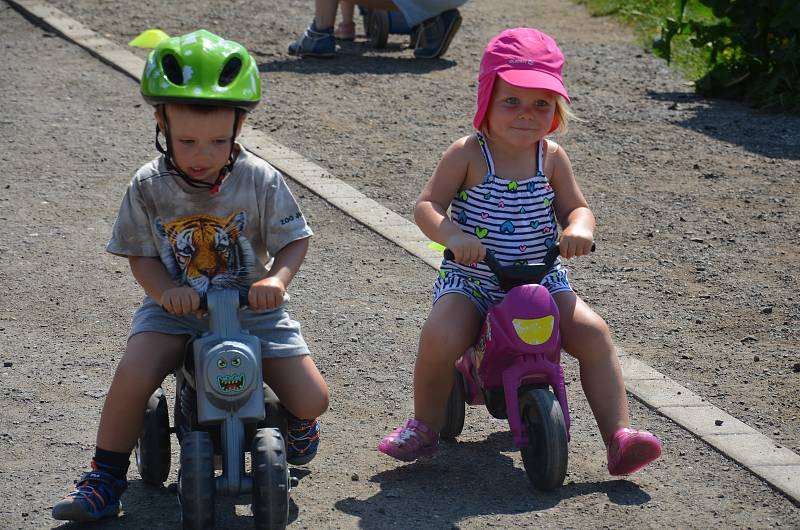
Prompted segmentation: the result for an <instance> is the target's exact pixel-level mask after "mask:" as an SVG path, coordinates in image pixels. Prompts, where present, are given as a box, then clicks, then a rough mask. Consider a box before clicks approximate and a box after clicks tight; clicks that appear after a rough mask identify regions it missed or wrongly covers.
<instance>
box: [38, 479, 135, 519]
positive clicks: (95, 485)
mask: <svg viewBox="0 0 800 530" xmlns="http://www.w3.org/2000/svg"><path fill="white" fill-rule="evenodd" d="M127 487H128V481H127V480H125V479H124V478H123V479H118V478H116V477H115V476H113V475H111V474H109V473H104V472H103V471H89V472H88V473H84V474H83V475H82V476H81V478H79V479H78V481H77V482H76V486H75V489H74V490H73V491H71V492H70V493H68V494H67V496H66V497H64V498H63V499H61V500H60V501H58V502H57V503H56V504H55V505H54V506H53V519H59V520H62V521H80V522H89V521H97V520H98V519H102V518H104V517H112V516H115V515H117V514H118V513H119V512H120V510H122V502H121V501H120V500H119V499H120V497H121V496H122V493H123V492H124V491H125V489H127Z"/></svg>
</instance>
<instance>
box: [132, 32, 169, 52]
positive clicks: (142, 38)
mask: <svg viewBox="0 0 800 530" xmlns="http://www.w3.org/2000/svg"><path fill="white" fill-rule="evenodd" d="M168 38H169V35H167V34H166V33H164V32H163V31H161V30H160V29H148V30H145V31H143V32H142V33H140V34H139V36H138V37H136V38H135V39H133V40H132V41H130V42H129V43H128V46H136V47H137V48H150V49H152V48H155V47H156V46H158V45H159V43H161V41H163V40H166V39H168Z"/></svg>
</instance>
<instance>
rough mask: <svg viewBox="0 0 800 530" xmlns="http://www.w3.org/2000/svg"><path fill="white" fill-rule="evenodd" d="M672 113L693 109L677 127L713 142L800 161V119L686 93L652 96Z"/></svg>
mask: <svg viewBox="0 0 800 530" xmlns="http://www.w3.org/2000/svg"><path fill="white" fill-rule="evenodd" d="M648 96H649V97H650V98H651V99H654V100H656V101H661V102H666V103H672V105H670V107H669V108H670V109H672V110H678V109H681V108H682V107H683V108H687V107H689V108H692V109H694V112H690V114H691V115H690V117H689V118H685V119H677V120H675V121H674V122H673V123H674V124H676V125H679V126H681V127H685V128H687V129H690V130H692V131H695V132H698V133H700V134H703V135H705V136H708V137H710V138H714V139H716V140H719V141H722V142H726V143H730V144H733V145H736V146H739V147H742V148H743V149H746V150H747V151H749V152H751V153H755V154H758V155H763V156H766V157H769V158H776V159H784V160H800V115H796V114H785V113H784V114H781V113H773V112H767V111H760V110H758V109H752V108H748V107H746V106H745V105H743V104H742V103H737V102H735V101H727V100H723V99H708V98H704V97H701V96H699V95H696V94H691V93H685V92H652V91H651V92H648Z"/></svg>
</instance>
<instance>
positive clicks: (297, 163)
mask: <svg viewBox="0 0 800 530" xmlns="http://www.w3.org/2000/svg"><path fill="white" fill-rule="evenodd" d="M6 2H7V3H9V4H10V5H12V6H14V7H15V8H16V9H17V10H18V11H20V12H21V13H23V14H24V15H25V16H26V17H28V18H29V19H33V20H34V21H36V22H37V23H38V24H39V25H41V26H44V27H46V28H49V29H51V30H53V31H55V32H57V33H59V34H60V35H62V36H63V37H64V38H66V39H67V40H69V41H71V42H74V43H75V44H77V45H79V46H81V47H82V48H85V49H86V50H87V51H89V52H90V53H91V54H92V55H94V56H96V57H98V58H100V59H101V60H103V61H104V62H106V63H108V64H109V65H111V66H112V67H114V68H115V69H117V70H120V71H121V72H123V73H126V74H127V75H129V76H130V77H132V78H133V79H136V80H138V79H139V76H140V74H141V72H142V70H143V68H144V61H143V60H142V59H140V58H139V57H137V56H136V55H134V54H133V53H131V52H130V51H128V50H127V49H125V48H124V47H122V46H119V45H118V44H116V43H113V42H111V41H109V40H108V39H105V38H103V37H101V36H99V35H97V34H96V33H95V32H93V31H91V30H90V29H88V28H86V27H85V26H83V25H82V24H80V23H79V22H77V21H75V20H73V19H71V18H70V17H68V16H67V15H66V14H64V13H63V12H61V11H59V10H58V9H55V8H53V7H52V6H50V5H49V4H47V2H42V1H37V0H6ZM240 140H241V142H242V143H243V144H244V145H246V146H247V147H248V149H250V150H251V151H252V152H254V153H255V154H257V155H258V156H260V157H262V158H264V159H265V160H267V161H269V162H270V163H271V164H272V165H274V166H275V167H276V168H278V169H279V170H281V171H282V172H283V173H285V174H286V176H287V177H289V178H291V179H292V180H294V181H296V182H298V183H299V184H301V185H303V186H305V187H307V188H308V189H310V190H311V191H312V192H314V193H316V194H317V195H319V196H320V197H322V198H323V199H325V200H326V201H328V202H330V203H331V204H332V205H334V206H336V207H337V208H339V209H340V210H342V211H343V212H344V213H345V214H347V215H349V216H351V217H353V218H355V219H357V220H358V221H359V222H361V223H362V224H364V225H365V226H367V227H368V228H370V229H372V230H373V231H375V232H377V233H378V234H380V235H381V236H383V237H385V238H386V239H388V240H389V241H392V242H393V243H395V244H397V245H399V246H400V247H402V248H404V249H405V250H407V251H408V252H409V253H411V254H413V255H414V256H417V257H418V258H420V259H422V260H423V261H425V263H427V264H428V265H430V266H431V267H433V268H434V269H438V268H439V263H440V262H441V254H440V253H439V252H436V251H433V250H431V249H430V248H429V247H428V240H427V238H425V236H424V235H423V234H422V233H421V232H420V231H419V229H418V228H417V227H416V225H414V224H413V223H412V222H410V221H408V220H406V219H405V218H404V217H402V216H400V215H398V214H397V213H395V212H393V211H391V210H389V209H387V208H385V207H383V206H382V205H381V204H380V203H378V202H376V201H374V200H372V199H370V198H368V197H366V196H365V195H363V194H362V193H361V192H359V191H358V190H356V189H355V188H353V187H352V186H350V185H349V184H347V183H345V182H342V181H341V180H339V179H336V178H335V177H333V176H332V175H331V174H330V173H329V172H327V171H326V170H325V169H324V168H322V167H320V166H319V165H317V164H315V163H313V162H311V161H310V160H307V159H306V158H305V157H304V156H303V155H301V154H300V153H297V152H295V151H293V150H292V149H289V148H288V147H286V146H283V145H281V144H279V143H278V142H276V141H275V140H274V139H272V138H271V137H269V136H268V135H266V134H264V133H262V132H260V131H257V130H255V129H252V128H250V127H245V130H244V131H243V133H242V135H241V137H240ZM620 364H621V366H622V370H623V373H624V377H625V385H626V389H627V390H628V392H630V393H631V394H632V395H633V396H635V397H636V398H637V399H639V400H640V401H642V402H643V403H644V404H646V405H648V406H649V407H651V408H652V409H654V410H655V411H656V412H658V413H660V414H662V415H663V416H666V417H667V418H670V419H671V420H672V421H674V422H676V423H677V424H679V425H680V426H682V427H683V428H685V429H686V430H688V431H690V432H692V433H693V434H695V435H696V436H698V437H699V438H701V439H702V440H704V441H705V442H706V443H708V444H709V445H711V446H712V447H714V448H715V449H717V450H718V451H720V452H721V453H722V454H724V455H726V456H727V457H729V458H730V459H732V460H734V461H736V462H738V463H739V464H741V465H742V466H744V467H746V468H747V469H749V470H750V471H751V472H753V473H754V474H755V475H757V476H759V477H761V478H762V479H763V480H765V481H766V482H767V483H769V484H770V485H772V486H773V487H774V488H775V489H777V490H778V491H780V492H782V493H784V494H785V495H786V496H788V497H789V498H790V499H792V500H793V501H794V502H795V503H797V504H800V456H798V455H797V454H796V453H794V452H792V451H790V450H789V449H787V448H785V447H783V446H781V445H779V444H776V443H775V442H774V441H773V440H771V439H770V438H769V437H767V436H765V435H763V434H761V433H759V432H758V431H756V430H755V429H753V428H752V427H749V426H748V425H746V424H744V423H742V422H741V421H739V420H737V419H736V418H734V417H733V416H731V415H729V414H727V413H726V412H724V411H722V410H721V409H719V408H717V407H714V406H712V405H711V404H709V403H708V402H707V401H706V400H705V399H703V398H702V397H700V396H698V395H697V394H694V393H693V392H691V391H690V390H688V389H686V388H684V387H682V386H681V385H679V384H678V383H677V382H675V381H673V380H672V379H670V378H668V377H667V376H665V375H664V374H661V373H660V372H658V371H656V370H655V369H653V368H652V367H650V366H648V365H647V364H645V363H643V362H642V361H639V360H637V359H634V358H633V357H631V356H630V355H628V354H626V353H625V352H622V351H621V352H620Z"/></svg>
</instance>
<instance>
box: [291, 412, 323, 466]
mask: <svg viewBox="0 0 800 530" xmlns="http://www.w3.org/2000/svg"><path fill="white" fill-rule="evenodd" d="M288 431H289V432H288V434H289V436H288V439H287V440H286V461H287V462H288V463H290V464H292V465H293V466H302V465H304V464H308V463H309V462H311V461H312V460H313V459H314V457H315V456H317V449H319V421H317V420H316V419H313V420H301V419H300V418H295V417H294V416H291V415H290V416H289V429H288Z"/></svg>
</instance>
